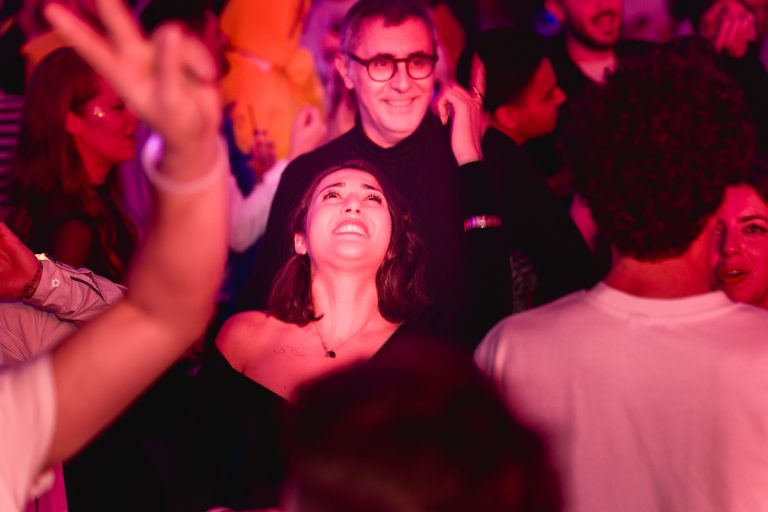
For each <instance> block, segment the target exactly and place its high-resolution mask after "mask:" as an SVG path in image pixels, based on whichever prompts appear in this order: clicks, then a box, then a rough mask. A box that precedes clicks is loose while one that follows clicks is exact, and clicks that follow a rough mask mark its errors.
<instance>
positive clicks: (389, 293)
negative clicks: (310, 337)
mask: <svg viewBox="0 0 768 512" xmlns="http://www.w3.org/2000/svg"><path fill="white" fill-rule="evenodd" d="M342 169H354V170H358V171H363V172H366V173H368V174H370V175H371V176H373V177H374V178H376V181H378V182H379V185H380V186H381V190H382V192H383V193H384V197H385V198H386V200H387V205H388V208H389V216H390V218H391V219H392V235H391V238H390V241H389V247H388V248H387V253H386V254H385V255H384V261H382V263H381V266H380V267H379V269H378V270H377V271H376V290H377V292H378V295H379V312H380V313H381V316H383V317H384V318H385V319H386V320H388V321H390V322H402V321H403V320H405V319H406V317H407V316H408V315H409V314H411V313H413V312H414V311H417V310H418V309H420V308H422V307H424V306H425V305H426V303H427V299H426V292H425V291H424V260H423V257H422V253H423V249H422V243H421V240H420V239H419V237H418V235H417V234H416V231H415V229H414V227H413V221H412V219H411V213H410V211H409V210H408V207H407V206H406V203H405V201H404V200H403V199H402V198H401V197H400V195H399V194H398V193H397V192H396V191H395V189H394V187H393V186H392V185H391V184H390V183H389V182H388V181H387V180H386V178H385V177H384V176H382V174H381V172H380V171H378V170H377V169H376V168H375V167H373V166H372V165H371V164H369V163H367V162H363V161H359V160H358V161H351V162H346V163H344V164H341V165H336V166H333V167H331V168H329V169H326V170H325V171H323V172H321V173H320V174H318V175H317V176H316V177H315V179H314V180H313V181H312V183H311V184H310V185H309V187H308V188H307V190H306V192H305V193H304V196H303V197H302V198H301V201H300V202H299V205H298V206H297V207H296V209H295V210H294V211H293V214H292V215H291V220H290V222H289V223H288V227H289V229H290V233H289V234H290V238H291V240H293V235H295V234H296V233H301V234H304V233H305V232H306V223H307V213H308V212H309V207H310V205H311V203H312V196H313V195H314V193H315V190H316V189H317V186H318V185H319V184H320V182H321V181H322V180H323V179H324V178H325V177H326V176H328V175H329V174H332V173H334V172H336V171H340V170H342ZM267 309H268V313H269V314H270V315H272V316H274V317H276V318H278V319H279V320H282V321H283V322H287V323H293V324H297V325H301V326H303V325H307V324H308V323H309V322H311V321H314V320H317V319H318V317H317V316H316V314H315V307H314V304H313V302H312V275H311V269H310V264H309V256H308V255H306V254H295V253H294V254H293V256H291V257H290V258H289V259H288V261H287V262H286V263H285V264H284V265H283V266H282V267H281V268H280V270H279V271H278V273H277V275H276V276H275V279H274V281H273V282H272V291H271V293H270V296H269V301H268V303H267Z"/></svg>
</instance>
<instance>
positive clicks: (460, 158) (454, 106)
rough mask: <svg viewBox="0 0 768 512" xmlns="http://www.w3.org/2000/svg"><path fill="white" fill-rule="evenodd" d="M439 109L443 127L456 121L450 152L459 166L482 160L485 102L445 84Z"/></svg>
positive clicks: (438, 101) (439, 98)
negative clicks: (451, 150)
mask: <svg viewBox="0 0 768 512" xmlns="http://www.w3.org/2000/svg"><path fill="white" fill-rule="evenodd" d="M436 106H437V114H438V115H439V116H440V120H441V121H442V122H443V124H446V123H448V121H449V120H450V119H451V118H453V124H452V125H451V148H452V149H453V156H455V157H456V161H457V162H458V163H459V165H464V164H466V163H468V162H474V161H476V160H482V158H483V153H482V150H481V146H480V143H481V141H482V137H483V109H482V107H483V100H482V97H481V96H480V94H477V93H475V94H474V95H472V94H470V93H469V92H467V91H466V90H464V89H463V88H462V87H461V86H460V85H458V84H455V83H451V82H446V83H444V84H443V86H442V88H441V90H440V95H439V97H438V99H437V102H436Z"/></svg>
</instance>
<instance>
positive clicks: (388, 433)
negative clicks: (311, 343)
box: [284, 338, 560, 512]
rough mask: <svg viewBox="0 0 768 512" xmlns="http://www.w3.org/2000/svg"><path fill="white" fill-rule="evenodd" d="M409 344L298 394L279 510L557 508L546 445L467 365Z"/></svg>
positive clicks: (461, 357)
mask: <svg viewBox="0 0 768 512" xmlns="http://www.w3.org/2000/svg"><path fill="white" fill-rule="evenodd" d="M409 341H410V343H408V344H401V345H398V347H397V348H394V349H392V350H390V351H388V352H386V353H384V354H382V355H381V356H380V357H378V358H376V359H374V360H371V361H370V362H368V363H364V364H360V365H356V366H353V367H351V368H349V369H347V370H345V371H342V372H338V373H335V374H333V375H331V376H329V377H326V378H324V379H322V380H320V381H316V382H315V383H312V384H309V385H307V386H305V387H304V388H303V389H301V390H300V391H299V394H298V412H297V413H296V415H295V416H291V417H289V420H290V421H289V422H288V429H287V432H288V438H287V439H288V446H289V452H290V455H291V462H292V465H291V468H292V472H291V478H290V480H289V484H288V485H287V486H286V492H285V500H284V502H285V510H287V511H290V512H294V511H302V512H325V511H328V512H330V511H334V512H352V511H360V510H365V511H368V512H406V511H407V512H426V511H435V512H437V511H441V512H451V511H469V510H483V511H491V512H492V511H538V512H548V511H557V510H560V493H559V489H558V484H557V481H556V478H555V476H554V473H553V471H552V470H551V468H550V466H549V461H548V457H547V450H546V449H545V447H544V445H543V443H542V441H541V440H540V439H539V438H538V436H537V435H536V434H534V433H533V432H532V431H531V430H529V429H528V428H526V427H524V426H522V425H521V424H520V423H519V422H518V421H517V420H516V419H515V418H514V417H513V416H512V415H511V413H509V412H508V411H507V408H506V407H505V405H504V403H503V401H502V399H501V397H500V396H499V395H498V392H497V391H496V389H495V388H494V386H493V385H492V384H491V383H490V382H489V381H487V380H486V379H485V378H484V377H483V376H482V375H481V374H480V372H479V370H478V369H477V368H476V367H475V366H474V365H473V364H472V362H471V360H470V358H469V357H468V356H467V355H466V354H464V353H462V352H461V351H459V350H458V349H454V348H452V347H451V346H450V345H447V344H445V343H438V342H430V341H426V340H423V339H418V338H414V339H412V340H409Z"/></svg>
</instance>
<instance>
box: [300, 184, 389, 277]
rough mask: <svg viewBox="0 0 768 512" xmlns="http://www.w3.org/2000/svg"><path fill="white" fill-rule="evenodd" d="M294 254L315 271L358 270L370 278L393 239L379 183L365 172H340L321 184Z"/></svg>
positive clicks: (314, 195)
mask: <svg viewBox="0 0 768 512" xmlns="http://www.w3.org/2000/svg"><path fill="white" fill-rule="evenodd" d="M305 225H306V228H305V233H304V234H296V235H295V237H294V244H295V249H296V252H297V253H299V254H304V253H307V254H309V258H310V261H311V262H312V265H313V268H314V269H321V268H323V267H325V266H331V267H336V268H338V269H340V270H345V271H350V270H357V269H360V270H363V271H365V272H370V273H372V274H375V272H376V270H377V269H378V268H379V266H380V265H381V262H382V261H383V260H384V256H385V255H386V253H387V249H388V248H389V240H390V238H391V236H392V218H391V217H390V213H389V207H388V205H387V199H386V198H385V197H384V193H383V192H382V190H381V186H380V185H379V182H378V181H377V180H376V179H375V178H374V177H373V176H371V175H370V174H368V173H367V172H363V171H359V170H356V169H342V170H340V171H336V172H334V173H331V174H329V175H328V176H326V177H325V178H323V180H321V181H320V183H319V184H318V186H317V187H316V188H315V191H314V193H313V194H312V200H311V203H310V207H309V210H308V212H307V220H306V224H305Z"/></svg>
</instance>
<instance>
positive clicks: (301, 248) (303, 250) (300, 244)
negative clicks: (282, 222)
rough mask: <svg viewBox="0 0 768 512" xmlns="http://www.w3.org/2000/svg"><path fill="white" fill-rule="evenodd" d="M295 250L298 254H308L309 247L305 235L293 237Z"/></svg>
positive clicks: (297, 234)
mask: <svg viewBox="0 0 768 512" xmlns="http://www.w3.org/2000/svg"><path fill="white" fill-rule="evenodd" d="M293 250H294V251H296V254H307V246H306V245H305V243H304V235H302V234H301V233H296V234H295V235H293Z"/></svg>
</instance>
